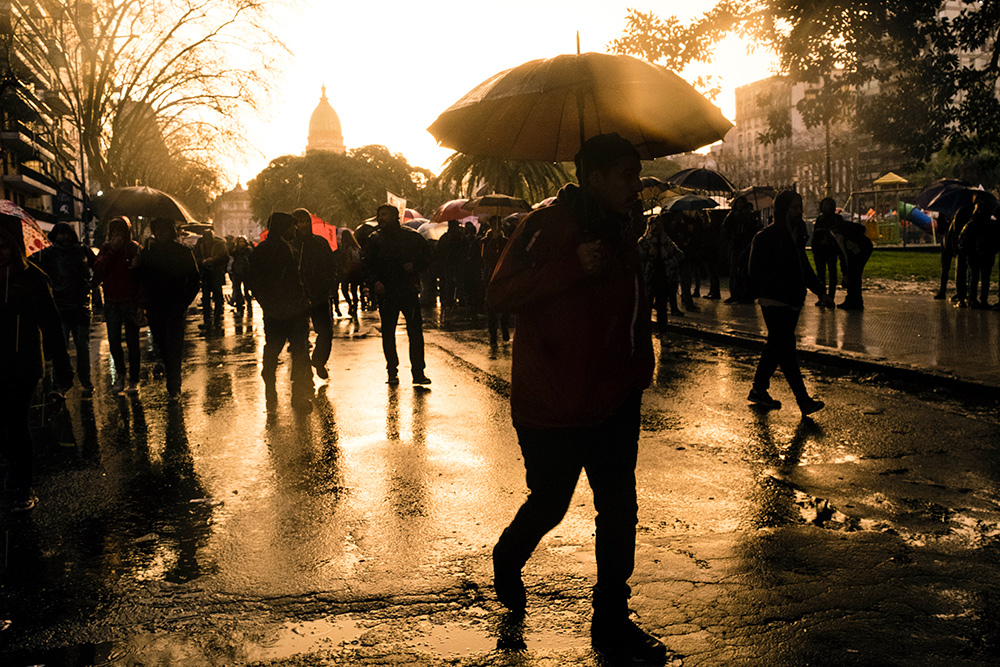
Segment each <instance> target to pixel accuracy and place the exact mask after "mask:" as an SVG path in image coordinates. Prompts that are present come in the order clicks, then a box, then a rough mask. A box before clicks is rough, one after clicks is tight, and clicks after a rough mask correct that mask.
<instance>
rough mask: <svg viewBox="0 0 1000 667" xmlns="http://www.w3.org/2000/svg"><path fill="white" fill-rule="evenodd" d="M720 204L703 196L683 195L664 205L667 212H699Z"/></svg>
mask: <svg viewBox="0 0 1000 667" xmlns="http://www.w3.org/2000/svg"><path fill="white" fill-rule="evenodd" d="M718 205H719V202H717V201H715V200H714V199H709V198H708V197H703V196H701V195H681V196H680V197H674V198H673V199H670V200H668V201H667V202H666V203H665V204H664V205H663V208H664V210H667V211H697V210H700V209H704V208H715V207H716V206H718Z"/></svg>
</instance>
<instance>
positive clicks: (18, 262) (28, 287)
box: [0, 214, 73, 512]
mask: <svg viewBox="0 0 1000 667" xmlns="http://www.w3.org/2000/svg"><path fill="white" fill-rule="evenodd" d="M0 293H2V294H3V296H2V298H0V454H2V455H3V457H4V458H5V459H7V464H8V469H7V477H6V479H5V480H4V483H5V486H6V487H7V488H8V489H10V490H12V491H13V492H14V505H13V508H12V509H13V511H15V512H24V511H27V510H30V509H32V508H34V507H35V504H36V503H37V502H38V499H37V498H36V497H35V494H34V491H33V490H32V482H33V480H32V459H33V455H32V440H31V431H30V430H29V428H28V411H29V409H30V407H31V399H32V397H33V396H34V394H35V388H36V387H37V386H38V381H39V380H41V378H42V372H43V368H44V365H45V359H46V358H48V359H49V360H51V361H52V365H53V370H54V374H55V381H56V388H57V389H59V390H60V391H65V390H66V389H68V388H69V387H72V386H73V367H72V366H71V365H70V361H69V354H67V352H66V342H65V339H64V337H63V331H62V324H61V322H60V315H59V312H58V310H57V309H56V304H55V301H54V300H53V298H52V291H51V290H50V289H49V281H48V279H47V278H46V276H45V274H44V273H42V271H41V270H40V269H39V268H38V267H37V266H35V265H34V264H32V263H31V262H29V261H28V260H27V259H26V258H25V256H24V236H23V233H22V231H21V220H20V219H19V218H16V217H14V216H10V215H5V214H0ZM43 350H44V356H43Z"/></svg>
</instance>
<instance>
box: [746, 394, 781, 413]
mask: <svg viewBox="0 0 1000 667" xmlns="http://www.w3.org/2000/svg"><path fill="white" fill-rule="evenodd" d="M747 400H748V401H750V402H751V403H753V404H754V405H759V406H760V407H762V408H766V409H768V410H780V409H781V401H779V400H777V399H775V398H771V395H770V394H768V393H767V390H766V389H751V390H750V394H749V395H748V396H747Z"/></svg>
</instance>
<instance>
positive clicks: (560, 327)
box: [487, 134, 666, 664]
mask: <svg viewBox="0 0 1000 667" xmlns="http://www.w3.org/2000/svg"><path fill="white" fill-rule="evenodd" d="M575 161H576V167H577V174H578V175H579V181H580V185H579V187H577V186H576V185H572V184H570V185H567V186H565V187H564V188H563V189H562V190H561V191H560V192H559V196H558V198H557V200H556V202H555V203H554V204H553V205H551V206H548V207H546V208H543V209H539V210H538V211H535V212H534V213H532V214H530V215H529V216H528V217H527V218H525V219H524V220H523V221H522V222H521V224H520V225H519V226H518V229H517V231H515V233H514V235H513V236H512V237H511V239H510V241H509V242H508V243H507V245H506V248H505V250H504V252H503V255H502V256H501V258H500V262H499V265H498V266H497V269H496V272H495V273H494V275H493V280H492V282H491V283H490V286H489V289H488V292H487V299H488V302H489V305H490V307H491V308H493V309H496V310H498V311H503V312H513V313H516V314H517V316H518V330H517V336H516V337H515V339H514V350H513V360H512V363H513V366H512V372H511V392H510V393H511V416H512V419H513V422H514V428H515V430H516V431H517V435H518V442H519V445H520V447H521V452H522V454H523V456H524V465H525V473H526V481H527V485H528V489H529V491H530V493H529V496H528V498H527V500H526V501H525V502H524V504H523V505H522V506H521V508H520V509H519V510H518V512H517V515H516V516H515V517H514V519H513V521H512V522H511V524H510V525H509V526H508V527H507V528H506V530H504V532H503V534H502V535H501V536H500V539H499V541H498V542H497V545H496V547H495V548H494V550H493V571H494V586H495V589H496V593H497V598H498V599H499V600H500V602H502V603H503V604H504V605H505V606H507V607H508V608H510V609H512V610H515V611H520V610H523V609H524V608H525V606H526V602H527V597H526V591H525V588H524V584H523V583H522V580H521V568H522V567H523V566H524V565H525V563H526V562H527V560H528V558H529V557H530V556H531V553H532V551H534V549H535V547H536V546H537V545H538V543H539V541H540V540H541V539H542V537H543V536H544V535H545V534H546V533H547V532H548V531H549V530H551V529H552V528H554V527H555V526H556V525H557V524H558V523H559V522H560V521H561V520H562V518H563V516H564V515H565V513H566V510H567V508H568V507H569V502H570V499H571V497H572V495H573V491H574V489H575V487H576V483H577V480H578V478H579V475H580V471H581V470H586V472H587V479H588V480H589V481H590V485H591V488H592V489H593V492H594V505H595V506H596V509H597V520H596V524H597V537H596V556H597V585H596V586H594V597H593V605H594V615H593V622H592V625H591V638H592V641H593V645H594V648H595V649H596V650H597V651H599V652H600V653H602V654H604V655H605V656H606V657H609V658H614V659H617V660H626V661H645V662H658V663H660V664H662V662H663V661H664V660H665V658H666V647H665V646H664V645H663V644H662V643H661V642H660V641H659V640H657V639H656V638H655V637H652V636H651V635H648V634H646V633H645V632H644V631H643V630H641V629H640V628H639V627H638V626H636V625H635V624H634V623H633V622H632V621H631V620H630V618H629V609H628V601H629V597H630V594H631V589H630V588H629V585H628V580H629V577H630V576H631V575H632V571H633V568H634V563H635V530H636V524H637V522H638V519H637V511H638V506H637V500H636V488H635V466H636V457H637V452H638V442H639V406H640V402H641V397H642V391H643V389H645V388H646V387H647V386H648V385H649V383H650V381H651V379H652V373H653V365H654V360H653V348H652V343H651V340H650V336H651V329H650V326H651V325H650V313H649V304H648V303H647V301H646V297H645V291H644V290H643V288H642V287H641V286H640V281H641V279H642V278H641V270H640V268H639V259H638V252H637V249H636V241H635V239H636V236H637V234H635V233H634V230H633V228H632V220H631V216H630V212H631V210H632V207H633V204H634V203H635V202H636V200H637V198H638V193H639V191H640V190H641V189H642V186H641V184H640V182H639V172H640V170H641V163H640V160H639V153H638V152H637V151H636V149H635V148H634V147H633V146H632V144H631V143H629V142H628V141H626V140H625V139H623V138H622V137H621V136H619V135H618V134H604V135H599V136H596V137H593V138H591V139H589V140H587V141H586V142H585V143H583V145H582V147H581V149H580V152H579V153H578V154H577V156H576V159H575Z"/></svg>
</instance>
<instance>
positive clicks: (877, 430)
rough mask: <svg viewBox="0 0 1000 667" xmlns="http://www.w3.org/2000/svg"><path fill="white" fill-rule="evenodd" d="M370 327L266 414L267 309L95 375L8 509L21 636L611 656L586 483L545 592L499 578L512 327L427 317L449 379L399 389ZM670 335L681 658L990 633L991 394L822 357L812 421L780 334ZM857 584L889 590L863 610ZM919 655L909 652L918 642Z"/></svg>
mask: <svg viewBox="0 0 1000 667" xmlns="http://www.w3.org/2000/svg"><path fill="white" fill-rule="evenodd" d="M194 321H195V320H192V323H193V322H194ZM372 323H373V320H372V319H371V317H370V316H363V317H362V318H361V320H360V321H359V322H357V323H355V322H344V321H339V322H338V338H337V340H336V341H335V345H334V353H333V357H332V359H331V362H330V364H329V366H328V367H329V369H330V374H331V377H330V380H329V381H326V382H319V381H317V384H316V399H315V403H314V409H313V411H312V412H311V413H308V414H303V413H299V412H295V411H293V410H292V409H291V407H290V406H289V405H288V401H287V400H284V398H283V397H286V396H287V395H288V388H289V385H288V363H287V360H286V361H285V363H283V364H282V365H281V366H280V367H279V371H278V378H279V385H278V388H279V396H280V397H282V398H281V400H279V401H278V402H277V404H276V407H275V408H274V409H273V410H270V411H269V410H267V409H266V406H265V398H264V391H263V385H262V383H261V381H260V377H259V372H260V369H259V361H258V359H257V354H259V350H260V345H259V336H260V334H261V328H260V327H259V323H252V324H251V321H248V320H247V319H246V318H244V320H243V321H241V322H239V323H237V324H233V323H230V322H227V330H226V335H225V336H224V337H223V338H221V339H212V340H209V341H206V340H204V339H199V338H195V337H192V339H190V340H189V341H188V342H187V348H186V350H187V352H188V358H187V361H186V363H185V376H184V392H183V395H182V401H181V403H180V404H179V405H171V404H169V403H168V402H167V400H166V397H165V395H164V393H163V389H162V386H161V383H162V377H161V376H158V374H157V371H156V367H155V365H154V363H153V362H152V361H151V360H147V363H146V364H145V365H144V372H145V376H144V384H143V386H142V389H141V392H140V394H139V395H138V396H125V395H123V396H111V395H109V392H108V391H107V388H106V387H104V386H102V387H100V388H99V391H98V394H97V396H96V397H95V400H94V401H93V402H80V401H79V400H78V399H77V398H76V397H74V396H72V395H71V397H70V400H69V402H68V403H67V409H66V411H65V412H60V413H58V414H57V415H56V416H55V417H53V418H52V419H50V420H49V423H48V425H47V426H46V427H45V429H47V430H45V433H44V434H42V436H43V439H44V440H45V444H43V445H41V446H40V448H39V481H40V484H39V489H38V490H39V495H40V496H41V499H42V503H41V505H40V506H39V508H38V510H36V512H34V513H33V514H32V515H31V516H30V517H19V518H14V517H12V516H11V515H6V514H5V515H4V517H3V521H4V524H3V533H4V536H5V540H6V554H5V560H4V564H3V570H2V571H0V601H2V602H3V605H2V606H0V608H2V609H6V610H9V611H7V612H4V613H0V621H2V620H4V618H3V617H4V616H9V617H10V620H11V625H10V627H9V628H8V629H7V630H0V641H3V640H5V639H6V640H7V642H8V643H7V644H6V645H3V644H0V656H4V657H5V659H6V657H8V656H16V657H17V659H18V661H19V662H20V663H23V664H25V665H27V664H42V663H47V664H67V665H75V664H81V665H82V664H88V665H89V664H111V665H146V664H149V665H153V664H170V665H199V666H200V665H231V664H247V663H251V662H253V661H260V662H262V663H265V664H267V663H270V664H274V665H277V664H307V663H305V662H303V663H296V660H298V659H300V658H302V656H310V655H315V656H321V657H319V658H316V659H317V660H323V659H325V658H329V659H330V662H329V664H366V663H368V662H372V663H377V661H380V660H383V659H389V656H395V657H396V658H400V659H403V657H404V656H406V659H407V660H409V661H410V663H412V664H440V661H449V660H450V661H453V662H454V663H455V664H470V665H471V664H504V665H506V664H510V665H515V664H516V665H524V666H529V665H536V664H537V665H544V664H565V665H594V664H596V663H595V661H594V658H593V656H592V654H591V652H590V651H589V646H588V641H587V625H588V622H589V598H590V586H591V585H592V584H593V580H594V576H595V564H594V559H593V508H592V499H591V497H590V492H589V489H588V487H587V485H586V484H581V485H580V486H579V487H578V490H577V493H576V495H575V496H574V498H573V501H572V505H571V509H570V512H569V514H568V515H567V517H566V519H565V520H564V521H563V523H562V524H560V525H559V526H558V527H557V528H556V529H555V530H554V531H552V533H551V534H550V535H549V536H547V537H546V539H545V541H543V543H542V545H541V547H540V549H539V551H538V553H537V554H536V555H535V557H533V558H532V561H531V562H529V564H528V566H527V567H526V568H525V581H526V583H527V586H528V589H529V599H530V605H531V606H530V610H529V614H528V616H527V617H526V618H525V619H520V620H518V619H510V618H509V617H505V616H504V615H503V614H501V613H499V607H498V605H497V604H496V601H495V599H493V594H492V590H491V587H490V579H491V569H490V560H489V553H490V549H491V547H492V544H493V542H494V541H495V539H496V536H497V535H498V534H499V532H500V530H501V529H502V528H503V526H504V525H505V524H506V522H507V521H508V520H509V519H510V517H511V516H512V515H513V512H514V511H515V510H516V508H517V507H518V506H519V505H520V503H521V501H522V499H523V497H524V495H523V494H524V493H525V489H524V482H523V469H522V468H521V464H520V460H519V451H518V448H517V445H516V441H515V438H514V434H513V430H512V428H511V426H510V423H509V412H508V409H507V400H508V399H507V391H508V387H509V384H508V383H509V349H510V348H509V346H501V348H500V349H499V350H497V351H490V350H489V348H488V345H487V344H486V338H485V333H479V332H470V331H454V332H447V333H445V332H440V331H430V332H428V338H427V340H428V345H427V353H428V362H429V365H428V374H429V375H431V377H432V378H433V380H434V383H433V384H432V385H431V386H430V387H429V388H423V387H412V386H407V385H405V384H403V385H400V386H398V387H392V386H388V385H386V384H385V381H384V380H385V378H384V361H383V359H382V356H381V347H380V344H379V340H378V336H377V332H376V331H374V330H373V329H372ZM251 327H252V328H251ZM402 335H405V334H402ZM400 349H401V350H404V351H405V345H401V346H400ZM404 357H405V354H404ZM100 359H101V361H100V363H101V364H102V368H106V364H107V359H106V353H104V354H103V356H101V357H100ZM657 359H658V362H657V368H656V371H655V376H654V381H653V386H652V387H651V389H650V390H649V391H648V392H647V393H646V395H645V397H644V405H643V412H642V429H643V430H642V436H641V447H640V461H639V469H638V471H637V482H638V488H639V494H640V525H639V542H638V556H639V557H638V559H637V572H636V575H635V577H634V579H633V583H634V588H635V596H634V598H633V607H634V608H636V610H637V611H638V613H639V615H640V618H641V619H642V620H643V622H644V625H646V626H647V627H648V628H649V629H652V630H654V631H656V632H657V633H658V634H660V635H661V636H664V637H667V638H668V640H669V643H670V645H671V647H672V648H674V649H675V650H678V651H679V652H680V653H683V654H685V655H686V656H688V657H687V658H686V659H685V663H684V664H692V665H702V664H703V665H727V664H738V663H739V662H740V661H741V660H743V659H744V658H747V656H750V657H753V658H756V659H758V660H760V661H762V664H775V665H782V664H787V665H799V664H805V663H806V662H810V663H811V664H831V663H829V662H826V663H824V662H823V660H822V659H819V660H817V656H822V651H821V649H822V647H823V646H824V642H833V645H835V646H837V647H841V648H842V649H843V650H840V648H838V649H837V650H836V651H834V654H835V655H836V657H837V659H838V661H839V662H836V663H832V664H876V663H873V662H872V661H871V659H872V656H876V657H877V656H879V655H880V654H879V653H878V652H877V649H878V648H879V647H878V641H877V638H872V637H871V633H869V634H868V635H864V633H862V639H860V640H858V644H857V648H854V647H853V646H850V645H846V644H845V643H849V642H848V640H847V639H845V638H844V637H846V636H847V635H846V634H844V633H846V632H847V629H850V628H856V626H855V625H852V624H853V623H856V622H860V621H857V619H860V618H862V617H863V618H865V620H866V621H867V623H868V624H869V625H870V626H872V624H874V625H873V627H877V628H879V629H880V630H883V631H885V632H887V633H889V634H890V635H891V636H893V637H896V635H895V634H893V633H895V632H896V631H895V630H892V631H891V632H890V631H889V630H886V628H889V627H895V626H894V625H893V624H899V623H902V622H904V621H908V620H909V621H914V622H918V623H920V624H921V629H922V632H924V633H925V634H926V636H928V637H931V638H937V639H938V640H940V641H941V642H942V645H945V646H948V647H949V649H950V648H951V647H952V643H950V642H952V639H951V638H954V637H965V636H969V635H971V634H972V633H974V632H975V631H981V632H980V634H982V633H983V632H985V630H984V629H983V628H984V626H983V625H982V623H985V622H986V621H985V620H984V621H982V622H981V623H980V621H976V620H975V619H971V618H969V617H968V616H960V615H959V616H956V614H958V612H956V611H955V609H956V608H957V607H958V606H960V603H959V602H956V601H961V600H966V601H968V600H972V601H971V602H969V605H970V606H974V607H975V608H976V609H977V610H978V611H977V612H976V613H978V614H980V615H981V616H982V618H984V619H985V618H987V617H989V618H993V616H991V615H990V614H992V612H991V611H989V610H990V609H991V607H989V605H987V604H985V603H980V602H979V601H978V598H976V595H979V594H984V590H983V589H980V588H976V587H977V586H980V583H979V582H980V581H986V580H987V579H977V578H975V577H970V578H967V579H962V580H961V581H959V582H957V583H956V581H954V580H953V577H954V576H955V573H956V572H958V573H965V572H967V571H979V572H983V573H995V571H996V569H997V568H996V566H995V563H993V564H991V561H990V558H989V556H988V550H989V549H992V548H994V545H995V544H996V540H997V538H998V537H1000V499H998V497H997V492H996V489H997V488H998V485H997V483H996V482H997V480H998V478H1000V467H998V466H1000V464H998V463H997V460H1000V459H998V458H997V457H996V446H997V443H998V442H1000V426H998V424H997V420H996V416H995V413H993V412H991V411H990V410H986V409H982V410H975V411H972V412H971V413H970V412H966V411H964V410H960V409H958V408H957V406H956V404H955V403H954V402H948V401H938V402H933V401H926V400H924V399H919V400H918V399H915V398H914V397H913V396H910V395H906V394H903V393H901V392H898V391H896V390H894V389H885V388H881V387H879V386H878V385H877V384H875V383H872V382H870V381H869V380H868V379H866V378H859V377H855V376H851V375H849V374H843V373H840V374H831V373H830V372H825V371H824V372H820V371H819V370H818V369H815V368H813V369H806V375H807V378H806V381H807V383H808V384H809V385H810V387H814V388H815V389H816V391H817V393H819V394H821V395H822V396H823V397H824V399H826V400H827V403H828V405H829V407H828V408H827V409H826V410H824V411H822V412H820V413H818V414H817V415H816V417H815V418H814V419H804V420H803V419H800V418H799V417H798V415H797V414H795V413H794V411H793V410H788V409H784V410H779V411H774V412H769V413H767V412H756V411H754V410H750V409H748V408H747V407H746V403H745V396H746V391H747V386H748V383H749V379H750V377H751V375H752V372H753V366H754V363H755V362H756V356H755V355H754V354H752V353H748V352H746V351H745V350H730V349H723V348H715V347H713V346H711V345H708V344H705V343H701V342H697V341H691V340H685V339H681V338H673V339H668V340H665V341H663V342H662V343H657ZM405 363H406V362H405V358H404V361H403V366H404V368H401V369H400V370H401V375H402V376H403V377H406V376H407V375H408V373H407V369H405ZM95 370H96V369H95ZM781 383H782V381H781V380H780V379H778V380H776V383H775V387H774V391H775V393H776V394H777V395H778V396H779V398H781V400H783V401H784V400H787V401H788V402H789V404H791V403H792V401H791V400H790V398H789V397H788V396H787V387H786V386H784V385H783V384H781ZM955 559H957V560H955ZM915 568H919V572H917V571H916V569H915ZM858 572H860V573H861V574H858ZM998 574H1000V573H998ZM962 576H965V575H964V574H962ZM928 582H936V583H937V584H939V585H938V588H936V589H935V590H934V591H933V592H932V593H928V592H927V590H926V589H927V586H928ZM970 582H972V583H970ZM840 590H843V591H845V593H844V594H843V595H844V596H847V598H844V597H843V596H842V595H841V594H840V593H838V591H840ZM991 590H992V589H989V590H986V591H985V592H990V591H991ZM852 595H862V596H867V597H865V599H873V600H876V601H877V602H875V603H873V604H872V605H869V606H868V607H867V609H868V611H867V612H865V611H864V610H862V611H858V612H857V614H855V613H854V611H855V610H856V609H857V607H858V605H857V604H855V603H853V602H851V600H850V596H852ZM894 595H897V596H899V597H901V598H902V599H906V600H907V601H908V604H909V603H910V602H914V601H916V600H918V599H920V596H921V595H922V596H923V597H925V598H927V599H930V600H932V601H933V602H931V603H928V605H929V606H928V607H927V609H928V610H929V611H928V614H927V617H924V616H920V617H919V618H917V619H913V618H908V617H907V615H906V614H903V613H902V612H898V611H896V607H893V606H892V605H891V601H892V597H893V596H894ZM912 608H917V607H912ZM873 609H874V611H872V610H873ZM935 614H938V615H942V619H938V620H935V618H936V617H935V616H934V615H935ZM803 616H808V617H809V618H810V619H812V620H811V621H810V623H814V624H816V625H809V624H808V623H807V624H806V625H803V624H802V623H803V621H801V620H800V619H802V617H803ZM837 618H846V619H848V620H847V621H843V623H844V625H838V623H839V622H840V621H836V620H835V619H837ZM775 619H777V620H775ZM824 619H826V620H824ZM521 621H523V623H522V622H521ZM824 623H829V624H828V625H824ZM0 627H2V625H0ZM806 627H808V628H809V629H810V633H811V634H810V635H809V636H808V638H803V637H804V635H802V633H801V631H802V630H803V629H805V628H806ZM824 633H827V634H824ZM813 637H815V639H812V638H813ZM11 642H13V643H11ZM928 643H932V640H928V641H927V642H924V643H918V645H919V650H924V649H925V648H926V646H927V644H928ZM772 645H773V646H782V647H784V648H782V649H780V650H778V649H774V650H773V651H772V650H771V649H766V648H763V647H766V646H772ZM842 645H843V646H842ZM848 649H853V650H857V651H860V653H858V654H857V656H859V657H858V658H857V660H852V659H851V656H852V655H855V654H851V653H847V650H848ZM917 650H918V649H917V648H913V649H904V650H903V651H902V653H903V658H902V659H901V661H900V662H899V663H898V664H917V663H912V662H908V660H910V659H911V658H913V657H914V655H915V653H914V652H915V651H917ZM966 654H968V651H967V652H966ZM932 655H937V654H936V653H932ZM976 655H978V654H976ZM776 656H777V657H776ZM845 656H846V658H845ZM334 657H336V659H337V660H339V662H335V661H333V660H334ZM770 658H775V659H774V660H771V659H770ZM862 658H867V659H868V662H867V663H866V662H865V661H864V660H862ZM747 659H749V658H747ZM88 661H89V662H88ZM102 661H103V662H102ZM436 661H437V662H436ZM484 661H485V662H484ZM876 662H877V661H876ZM15 664H18V663H15ZM310 664H311V663H310ZM969 664H976V663H975V660H972V661H971V662H970V663H969Z"/></svg>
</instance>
